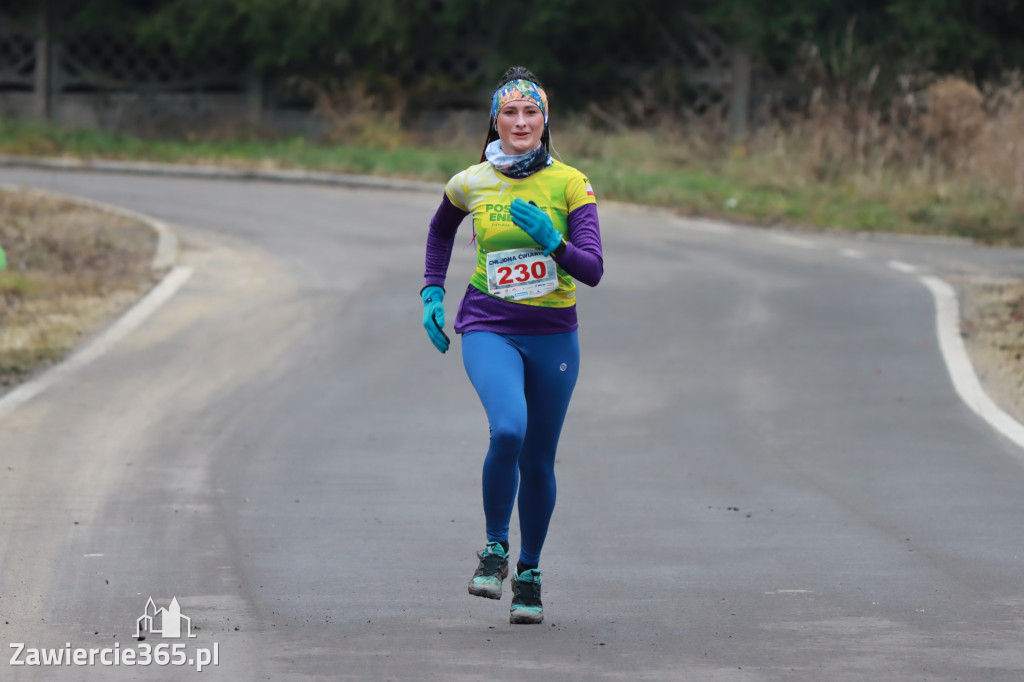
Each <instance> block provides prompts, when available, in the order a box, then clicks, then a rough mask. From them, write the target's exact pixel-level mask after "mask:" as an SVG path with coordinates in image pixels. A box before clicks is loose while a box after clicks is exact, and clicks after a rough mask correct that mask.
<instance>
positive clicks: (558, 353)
mask: <svg viewBox="0 0 1024 682" xmlns="http://www.w3.org/2000/svg"><path fill="white" fill-rule="evenodd" d="M462 361H463V364H464V365H465V367H466V373H467V374H468V375H469V380H470V381H471V382H472V383H473V387H474V388H475V389H476V392H477V395H479V396H480V402H482V403H483V406H484V410H485V411H486V412H487V421H488V423H489V424H490V427H491V441H490V448H489V449H488V450H487V457H486V459H485V460H484V474H483V492H484V515H485V516H486V519H487V540H488V541H489V542H507V541H508V526H509V521H510V520H511V518H512V506H513V503H514V502H515V501H516V490H517V488H518V491H519V532H520V535H521V536H522V547H521V549H520V553H519V559H520V561H522V562H523V563H524V564H529V565H537V564H539V563H540V552H541V549H542V548H543V546H544V538H545V537H546V536H547V533H548V524H549V523H550V521H551V513H552V512H553V511H554V509H555V494H556V487H555V450H556V449H557V447H558V435H559V433H561V430H562V422H563V421H564V420H565V413H566V410H567V409H568V408H569V399H570V398H571V397H572V391H573V388H575V386H576V377H577V376H579V368H580V348H579V339H578V337H577V334H576V332H575V331H573V332H569V333H566V334H520V335H508V334H495V333H493V332H484V331H471V332H467V333H465V334H463V336H462Z"/></svg>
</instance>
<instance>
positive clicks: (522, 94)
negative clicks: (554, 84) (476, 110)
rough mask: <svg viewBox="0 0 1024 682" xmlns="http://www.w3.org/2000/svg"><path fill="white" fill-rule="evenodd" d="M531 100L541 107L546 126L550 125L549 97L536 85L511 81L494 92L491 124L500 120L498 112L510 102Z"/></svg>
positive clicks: (528, 82)
mask: <svg viewBox="0 0 1024 682" xmlns="http://www.w3.org/2000/svg"><path fill="white" fill-rule="evenodd" d="M523 99H525V100H529V101H531V102H533V103H534V104H536V105H537V106H538V107H540V113H542V114H544V125H547V124H548V96H547V93H545V92H544V90H543V89H541V87H540V86H539V85H537V84H536V83H532V82H530V81H527V80H517V81H509V82H508V83H505V85H502V86H501V87H500V88H498V89H497V90H495V91H494V97H492V98H491V123H492V124H494V123H495V122H496V121H497V120H498V112H499V111H501V108H502V107H503V106H505V105H506V104H508V103H509V102H515V101H517V100H523Z"/></svg>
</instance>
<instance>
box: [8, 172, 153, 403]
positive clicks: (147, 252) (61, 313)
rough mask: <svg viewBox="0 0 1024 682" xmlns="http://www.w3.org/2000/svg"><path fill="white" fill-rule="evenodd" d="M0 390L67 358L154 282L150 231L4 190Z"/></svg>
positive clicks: (101, 213)
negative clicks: (5, 256)
mask: <svg viewBox="0 0 1024 682" xmlns="http://www.w3.org/2000/svg"><path fill="white" fill-rule="evenodd" d="M0 245H2V246H3V247H4V250H5V251H6V252H7V269H6V270H2V271H0V392H2V391H4V390H6V389H7V388H9V387H10V386H12V385H13V384H15V383H18V382H19V381H22V380H24V378H26V377H27V376H28V375H30V374H32V373H33V372H35V371H37V370H39V369H41V368H43V367H46V366H48V365H50V364H52V363H54V362H56V361H58V360H60V359H61V358H63V357H64V356H65V355H66V354H67V353H68V352H69V351H70V350H71V349H72V348H74V346H75V345H76V344H78V343H79V342H80V341H81V340H82V339H83V338H84V337H87V336H88V335H89V334H91V333H93V332H94V331H95V330H97V329H99V328H100V327H102V326H103V325H104V324H106V323H107V322H109V321H110V320H112V319H113V318H114V317H115V316H116V315H117V314H118V313H120V312H122V311H123V310H125V309H126V308H127V307H128V306H130V305H131V304H132V303H133V302H134V301H135V300H137V299H138V298H139V296H141V295H142V294H143V293H144V292H145V291H147V290H148V289H149V288H150V287H152V285H153V284H154V283H155V281H156V276H155V274H154V273H153V272H152V271H151V270H150V267H149V266H150V262H151V260H152V257H153V252H154V249H155V246H156V236H155V235H154V234H153V231H152V230H151V229H150V228H149V227H148V226H146V225H143V224H142V223H139V222H137V221H134V220H129V219H127V218H123V217H120V216H115V215H112V214H110V213H106V212H104V211H101V210H98V209H95V208H88V207H83V206H80V205H78V204H75V203H72V202H67V201H60V200H56V199H54V198H52V197H47V196H44V195H39V194H35V193H31V192H14V191H5V190H0Z"/></svg>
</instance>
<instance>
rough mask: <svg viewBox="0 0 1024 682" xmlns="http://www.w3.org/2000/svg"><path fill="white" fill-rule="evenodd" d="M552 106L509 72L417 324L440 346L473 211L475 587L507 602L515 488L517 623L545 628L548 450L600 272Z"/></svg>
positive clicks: (453, 207) (430, 257)
mask: <svg viewBox="0 0 1024 682" xmlns="http://www.w3.org/2000/svg"><path fill="white" fill-rule="evenodd" d="M548 113H549V112H548V99H547V95H546V94H545V92H544V89H543V87H542V86H541V83H540V81H539V80H538V79H537V77H536V76H534V75H533V74H532V73H531V72H530V71H528V70H526V69H524V68H522V67H513V68H511V69H509V70H508V71H506V72H505V75H504V76H503V77H502V79H501V82H500V83H499V85H498V88H497V90H495V92H494V96H493V97H492V100H491V119H490V126H489V130H488V132H487V141H486V143H485V145H484V150H483V154H482V156H481V158H480V161H481V163H479V164H477V165H475V166H470V167H469V168H467V169H466V170H464V171H462V172H461V173H459V174H457V175H456V176H455V177H453V178H452V179H451V180H450V181H449V182H448V184H447V186H446V187H445V193H444V197H443V198H442V200H441V205H440V207H438V209H437V212H436V213H435V214H434V217H433V219H432V220H431V221H430V231H429V233H428V235H427V250H426V270H425V273H424V276H425V279H426V286H425V287H423V289H422V290H421V292H420V295H421V297H422V298H423V326H424V327H425V328H426V330H427V335H428V336H429V337H430V340H431V342H433V344H434V346H435V347H437V349H438V350H439V351H441V352H442V353H444V352H445V351H447V350H448V345H449V339H448V337H447V335H446V334H445V333H444V331H442V330H443V328H444V324H445V318H444V303H443V302H444V294H445V290H444V283H445V276H446V274H447V271H448V264H449V261H450V260H451V254H452V247H453V245H454V242H455V233H456V231H457V230H458V227H459V224H460V223H461V222H462V219H463V218H464V217H465V216H466V215H467V214H472V215H473V230H474V234H475V239H476V246H477V265H476V271H475V272H474V273H473V276H472V278H471V279H470V283H469V286H468V287H467V289H466V294H465V296H463V298H462V302H461V304H460V305H459V312H458V315H456V317H455V331H456V332H457V333H459V334H462V359H463V364H464V365H465V368H466V373H467V374H468V375H469V380H470V381H471V382H472V384H473V387H474V388H475V389H476V392H477V394H478V395H479V396H480V401H481V402H482V403H483V406H484V410H485V411H486V412H487V421H488V422H489V424H490V433H491V435H490V447H489V449H488V450H487V457H486V458H485V459H484V467H483V501H484V515H485V517H486V522H487V528H486V530H487V543H486V546H485V547H484V549H483V550H482V551H480V552H478V553H477V556H478V558H479V559H480V563H479V565H478V567H477V569H476V573H474V575H473V578H472V579H471V580H470V583H469V593H470V594H473V595H477V596H480V597H487V598H489V599H500V598H501V586H502V581H503V580H504V579H505V577H506V576H507V575H508V572H509V569H508V560H509V543H508V528H509V521H510V520H511V517H512V506H513V504H514V503H515V501H516V491H517V488H518V501H519V531H520V536H521V541H522V546H521V547H520V550H519V562H518V564H517V566H516V569H515V571H514V572H513V574H512V607H511V613H510V617H509V619H510V621H511V622H512V623H540V622H541V621H542V620H543V618H544V615H543V606H542V604H541V598H540V585H541V573H540V569H539V568H538V566H539V565H540V554H541V549H542V548H543V546H544V538H545V537H546V536H547V532H548V524H549V522H550V520H551V513H552V511H553V510H554V508H555V470H554V467H555V450H556V448H557V446H558V436H559V433H560V432H561V429H562V422H563V421H564V419H565V413H566V410H567V409H568V407H569V399H570V398H571V397H572V391H573V388H574V387H575V386H576V377H577V376H578V374H579V343H578V340H577V332H576V329H577V322H576V285H575V283H574V281H573V280H574V279H576V280H579V281H581V282H583V283H584V284H587V285H589V286H596V285H597V283H598V282H599V281H600V280H601V275H602V274H603V272H604V262H603V258H602V253H601V232H600V228H599V225H598V219H597V202H596V200H595V199H594V191H593V189H591V186H590V181H589V180H587V178H586V177H584V175H583V174H582V173H580V172H579V171H578V170H576V169H575V168H572V167H570V166H567V165H565V164H564V163H561V162H560V161H557V160H555V159H553V158H552V157H551V154H550V148H551V134H550V131H549V130H548Z"/></svg>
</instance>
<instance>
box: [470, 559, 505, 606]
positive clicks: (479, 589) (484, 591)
mask: <svg viewBox="0 0 1024 682" xmlns="http://www.w3.org/2000/svg"><path fill="white" fill-rule="evenodd" d="M507 577H508V566H506V567H505V570H504V571H502V572H501V581H502V582H503V581H504V580H505V578H507ZM469 593H470V594H471V595H473V596H474V597H484V598H485V599H501V582H498V589H497V590H495V589H494V588H493V587H489V586H487V585H477V584H476V583H474V582H473V581H472V580H470V581H469Z"/></svg>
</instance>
